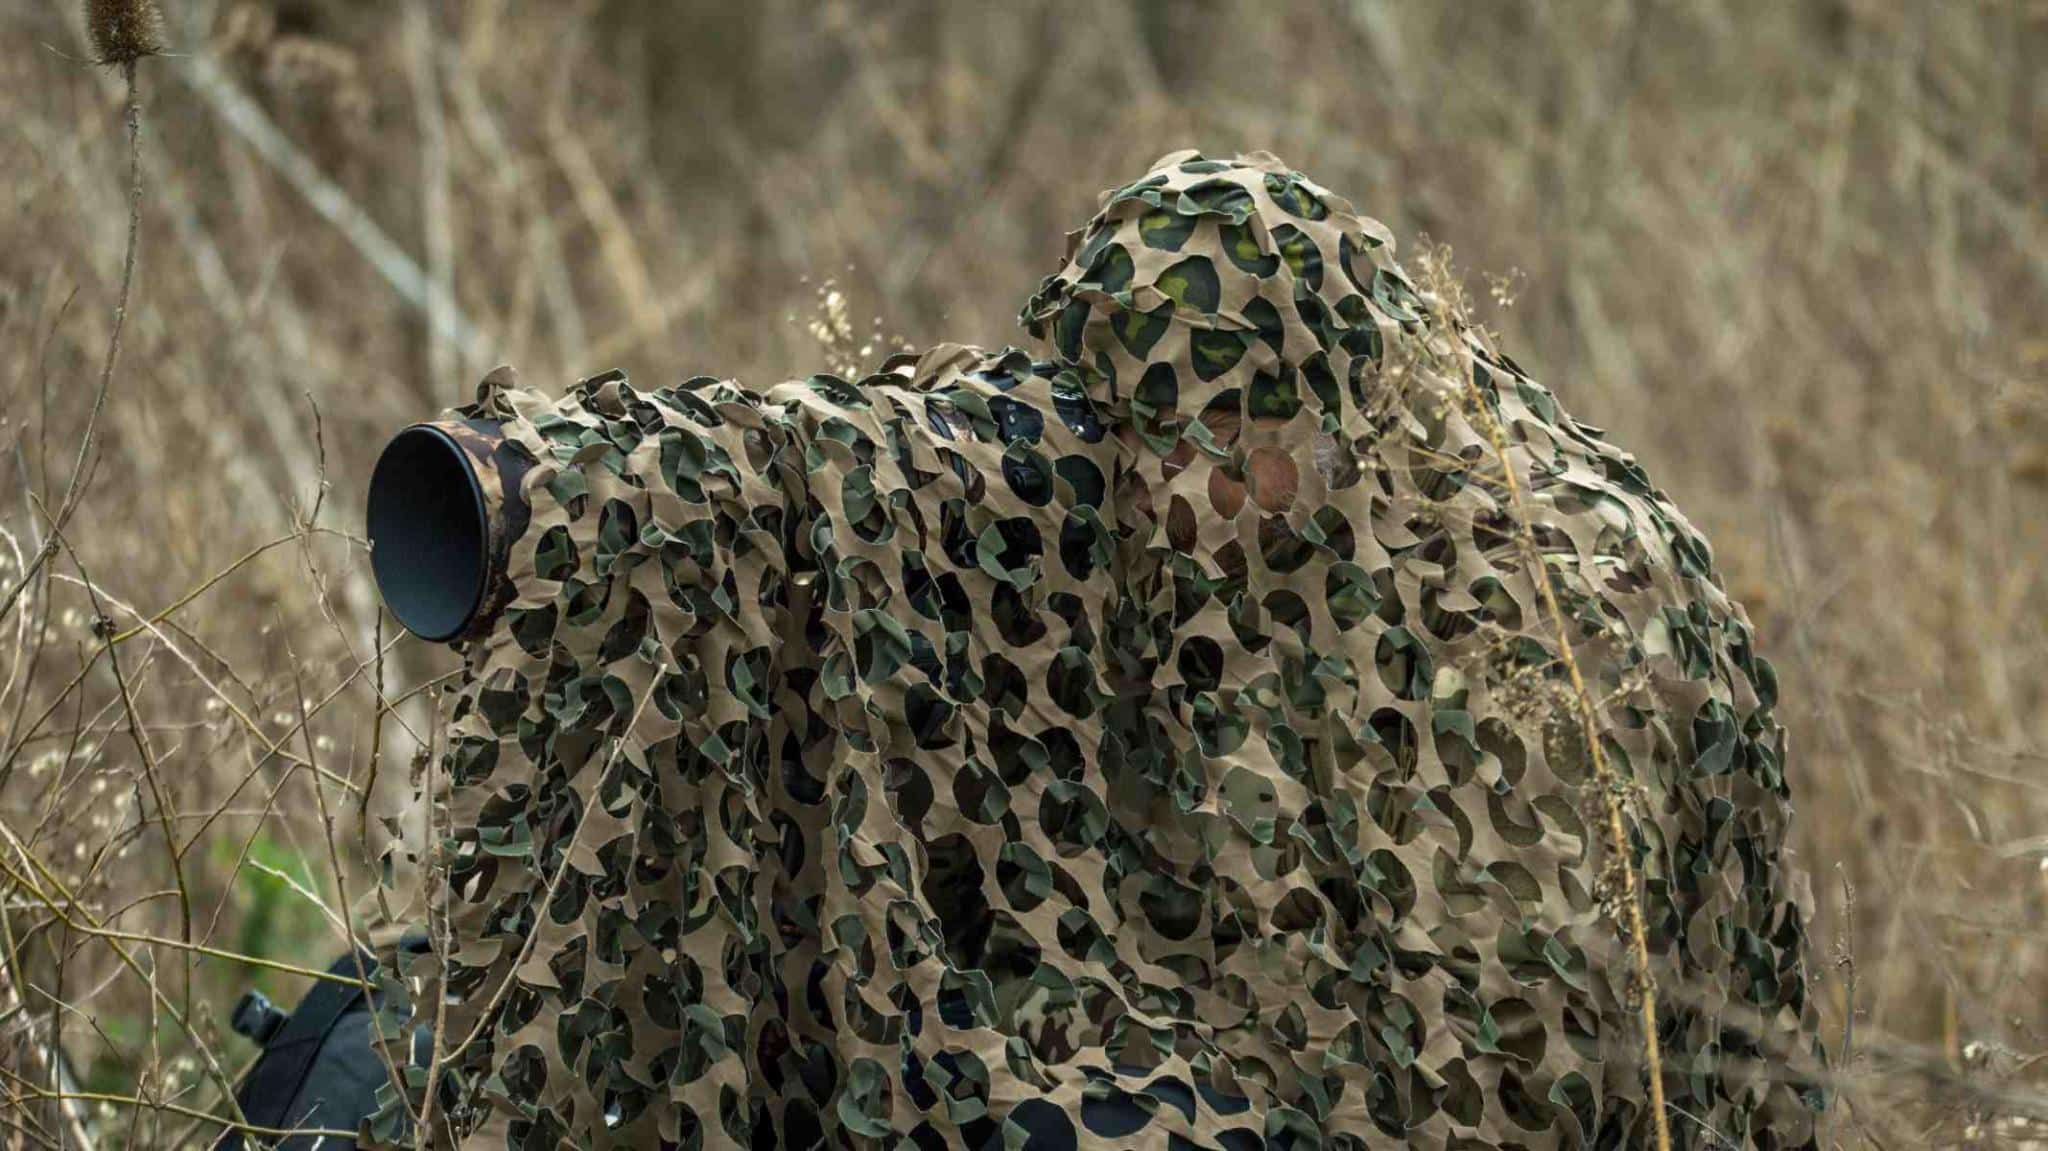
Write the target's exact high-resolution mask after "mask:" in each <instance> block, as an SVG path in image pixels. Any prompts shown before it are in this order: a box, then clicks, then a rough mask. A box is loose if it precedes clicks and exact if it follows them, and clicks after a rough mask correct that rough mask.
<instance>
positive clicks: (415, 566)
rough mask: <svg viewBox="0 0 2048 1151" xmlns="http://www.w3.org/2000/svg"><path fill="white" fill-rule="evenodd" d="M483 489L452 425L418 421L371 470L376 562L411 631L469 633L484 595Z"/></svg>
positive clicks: (442, 635)
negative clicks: (447, 430) (444, 427)
mask: <svg viewBox="0 0 2048 1151" xmlns="http://www.w3.org/2000/svg"><path fill="white" fill-rule="evenodd" d="M484 516H485V513H484V497H483V489H482V488H480V487H479V486H478V485H477V478H476V473H475V472H474V471H473V470H471V468H470V465H469V458H468V456H466V455H465V454H464V453H463V451H462V448H461V447H459V446H458V445H457V444H456V443H455V441H454V440H452V439H450V438H449V437H448V435H447V434H446V433H445V432H442V431H440V430H438V429H435V428H431V427H425V426H421V427H413V428H407V429H406V430H405V431H403V432H400V433H399V434H398V435H397V436H396V437H395V438H393V439H392V441H391V443H390V444H389V445H388V446H386V447H385V449H384V454H383V455H382V456H381V457H379V458H378V460H377V468H376V470H375V471H374V472H372V473H371V475H370V507H369V517H368V518H369V524H368V527H369V534H370V546H371V551H370V568H371V570H372V571H373V572H375V573H376V576H377V588H378V590H379V591H381V592H383V594H384V603H385V604H386V606H388V607H390V609H391V614H392V615H395V616H397V617H398V622H399V623H401V624H404V625H405V628H406V630H407V631H410V632H412V633H413V634H414V635H417V636H419V637H420V638H421V639H426V640H433V641H435V642H442V641H446V640H451V639H454V638H455V637H456V636H459V635H461V634H462V632H463V631H464V629H466V628H467V627H468V626H469V622H470V620H471V619H473V618H475V616H476V612H477V608H478V607H479V606H480V605H481V604H482V603H483V598H484V579H485V577H486V575H487V568H488V565H489V558H488V556H487V555H486V553H485V548H486V540H487V538H488V534H489V533H488V525H487V524H486V523H485V518H484Z"/></svg>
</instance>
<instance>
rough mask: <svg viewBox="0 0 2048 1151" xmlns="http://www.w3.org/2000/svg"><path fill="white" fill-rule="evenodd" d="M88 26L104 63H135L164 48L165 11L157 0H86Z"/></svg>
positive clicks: (94, 46)
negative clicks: (159, 6) (158, 4)
mask: <svg viewBox="0 0 2048 1151" xmlns="http://www.w3.org/2000/svg"><path fill="white" fill-rule="evenodd" d="M85 29H86V32H87V34H88V35H90V36H91V37H92V50H93V56H94V59H95V60H96V61H97V62H98V63H101V64H132V63H134V62H135V61H137V60H140V59H142V58H144V57H146V56H156V55H160V54H162V52H163V50H164V36H163V33H164V15H163V11H162V10H161V9H159V8H158V7H157V5H156V0H85Z"/></svg>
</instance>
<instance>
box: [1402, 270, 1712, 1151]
mask: <svg viewBox="0 0 2048 1151" xmlns="http://www.w3.org/2000/svg"><path fill="white" fill-rule="evenodd" d="M1439 271H1443V272H1447V269H1439ZM1453 324H1454V325H1455V324H1456V321H1455V320H1453ZM1452 334H1453V336H1454V338H1457V339H1458V342H1459V346H1458V351H1457V354H1456V355H1455V356H1454V359H1455V362H1456V365H1457V371H1458V377H1459V380H1460V382H1461V383H1462V384H1463V386H1464V389H1465V398H1466V402H1467V406H1468V407H1469V409H1470V410H1471V412H1472V415H1473V418H1474V420H1475V421H1476V422H1478V423H1479V424H1480V426H1481V430H1483V431H1484V432H1485V433H1486V438H1487V441H1488V443H1489V444H1490V445H1491V446H1492V448H1493V454H1494V456H1495V457H1496V458H1497V459H1498V460H1499V462H1500V470H1501V476H1502V481H1503V483H1504V485H1505V486H1506V488H1507V493H1508V504H1509V507H1510V509H1511V511H1512V512H1513V519H1514V527H1515V541H1516V544H1517V545H1518V547H1519V549H1520V550H1521V552H1522V557H1523V563H1524V565H1525V566H1526V567H1527V568H1528V569H1529V572H1530V575H1531V582H1533V583H1534V584H1535V585H1536V594H1537V596H1538V597H1539V598H1540V599H1541V600H1542V603H1543V612H1544V614H1545V615H1546V616H1548V617H1549V620H1550V626H1551V634H1552V635H1553V636H1554V637H1555V639H1556V640H1557V658H1558V662H1559V663H1561V664H1563V665H1564V670H1565V675H1566V676H1567V677H1568V678H1569V680H1570V681H1571V689H1572V704H1573V711H1574V712H1575V713H1576V715H1577V718H1578V721H1579V729H1580V735H1581V737H1582V738H1583V739H1584V740H1585V742H1586V755H1587V758H1588V759H1589V760H1590V761H1591V763H1592V767H1593V780H1594V783H1595V786H1597V787H1598V788H1599V790H1600V802H1601V806H1602V808H1603V809H1604V810H1603V814H1604V816H1605V819H1604V821H1603V822H1604V823H1605V825H1606V830H1607V847H1608V850H1609V851H1610V852H1611V853H1612V854H1613V857H1614V860H1615V862H1616V863H1617V864H1618V865H1619V869H1620V872H1621V878H1622V886H1623V889H1624V892H1625V896H1624V898H1623V899H1622V906H1623V911H1622V928H1623V931H1624V932H1625V934H1626V935H1627V936H1628V948H1629V955H1630V958H1631V960H1632V961H1633V963H1632V966H1633V968H1634V974H1635V979H1636V984H1637V988H1638V990H1639V992H1640V994H1641V1014H1642V1023H1643V1066H1644V1068H1645V1070H1646V1071H1647V1072H1648V1074H1649V1079H1650V1115H1651V1122H1652V1129H1653V1130H1654V1131H1655V1133H1656V1136H1657V1151H1671V1125H1670V1121H1669V1120H1668V1119H1667V1118H1666V1117H1665V1103H1664V1058H1663V1053H1662V1051H1661V1049H1660V1048H1659V1046H1658V1042H1657V984H1656V980H1655V978H1654V977H1653V976H1652V974H1651V971H1650V939H1649V931H1648V929H1647V927H1646V926H1645V925H1644V923H1643V905H1642V898H1641V891H1640V889H1639V887H1638V880H1637V876H1636V868H1635V862H1634V860H1633V859H1632V858H1631V855H1630V851H1629V838H1628V820H1627V814H1626V812H1625V811H1624V810H1623V807H1624V798H1623V797H1624V796H1625V794H1626V785H1624V784H1623V783H1622V781H1621V779H1620V778H1619V777H1618V776H1616V775H1615V773H1614V767H1613V765H1612V764H1610V763H1608V762H1607V753H1606V751H1605V749H1603V748H1602V747H1601V745H1600V719H1599V713H1598V711H1597V710H1596V708H1595V706H1594V703H1593V694H1592V692H1591V691H1590V690H1588V689H1587V687H1586V678H1585V676H1584V674H1583V673H1581V672H1580V670H1579V660H1578V655H1577V653H1576V652H1574V651H1573V649H1572V641H1571V636H1570V633H1569V631H1568V630H1567V628H1566V626H1565V616H1564V611H1563V609H1562V608H1560V607H1559V605H1558V602H1557V589H1556V588H1555V587H1554V586H1552V584H1551V580H1550V568H1549V566H1548V565H1546V564H1545V563H1544V562H1543V552H1542V549H1541V548H1540V547H1538V545H1537V543H1536V533H1535V530H1534V529H1533V528H1532V527H1531V526H1530V525H1531V523H1532V520H1531V519H1530V513H1529V507H1528V503H1527V501H1526V500H1525V499H1524V497H1523V494H1522V482H1521V479H1520V478H1519V477H1518V476H1517V475H1516V474H1515V468H1514V463H1513V461H1512V459H1511V458H1510V457H1509V446H1508V437H1507V430H1506V429H1505V428H1503V427H1502V426H1501V422H1500V419H1499V417H1498V416H1497V415H1495V413H1494V411H1493V408H1492V406H1491V405H1489V404H1488V403H1487V402H1486V397H1485V396H1484V395H1483V394H1481V392H1480V390H1479V382H1478V380H1477V379H1476V378H1475V377H1474V375H1473V373H1472V353H1471V349H1470V348H1469V347H1467V346H1466V345H1465V343H1464V339H1463V334H1462V332H1461V331H1458V330H1457V329H1456V327H1455V326H1454V328H1453V333H1452Z"/></svg>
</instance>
